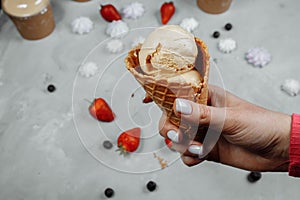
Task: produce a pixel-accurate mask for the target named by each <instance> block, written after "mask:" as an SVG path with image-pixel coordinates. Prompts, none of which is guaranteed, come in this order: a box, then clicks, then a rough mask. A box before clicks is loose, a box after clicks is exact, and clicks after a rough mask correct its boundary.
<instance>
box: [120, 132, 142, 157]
mask: <svg viewBox="0 0 300 200" xmlns="http://www.w3.org/2000/svg"><path fill="white" fill-rule="evenodd" d="M140 137H141V129H140V128H133V129H130V130H127V131H125V132H123V133H121V135H120V136H119V137H118V147H119V149H118V150H117V151H120V154H122V155H126V154H127V153H128V152H134V151H135V150H137V148H138V147H139V144H140Z"/></svg>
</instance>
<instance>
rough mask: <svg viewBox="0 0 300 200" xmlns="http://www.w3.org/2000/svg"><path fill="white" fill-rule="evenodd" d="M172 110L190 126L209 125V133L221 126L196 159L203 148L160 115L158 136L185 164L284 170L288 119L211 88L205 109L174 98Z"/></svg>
mask: <svg viewBox="0 0 300 200" xmlns="http://www.w3.org/2000/svg"><path fill="white" fill-rule="evenodd" d="M271 98H272V97H270V99H271ZM174 111H175V113H176V115H178V116H181V119H182V120H186V121H188V122H189V123H192V124H194V125H199V126H200V127H208V126H209V129H212V130H218V128H219V127H221V136H220V138H219V140H218V142H217V143H216V145H215V146H214V147H213V149H212V150H211V151H210V152H209V154H208V155H207V156H206V157H204V158H203V159H199V155H201V154H203V150H204V149H205V148H206V147H205V146H203V145H202V144H201V143H199V142H197V141H189V140H187V139H186V136H185V135H184V134H183V133H182V131H181V130H179V129H178V127H176V126H174V125H173V124H171V123H170V122H169V121H168V119H167V117H166V115H163V116H162V118H161V119H160V123H159V130H160V134H161V135H162V136H163V137H168V138H169V139H171V140H172V141H173V144H174V145H173V147H174V148H175V150H176V151H178V152H180V153H181V154H182V156H181V158H182V160H183V162H184V163H185V164H186V165H188V166H193V165H196V164H199V163H201V162H202V161H204V160H210V161H215V162H219V163H222V164H226V165H229V166H233V167H237V168H241V169H245V170H250V171H287V170H288V165H289V152H288V151H289V136H290V126H291V116H289V115H286V114H283V113H279V112H274V111H270V110H267V109H265V108H262V107H259V106H257V105H254V104H251V103H249V102H247V101H245V100H242V99H240V98H238V97H237V96H235V95H233V94H231V93H229V92H226V91H224V90H223V89H221V88H219V87H216V86H212V85H210V86H209V99H208V106H206V105H202V104H197V103H194V102H191V101H188V100H184V99H176V101H175V106H174ZM224 113H226V114H225V115H224Z"/></svg>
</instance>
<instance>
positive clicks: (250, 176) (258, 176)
mask: <svg viewBox="0 0 300 200" xmlns="http://www.w3.org/2000/svg"><path fill="white" fill-rule="evenodd" d="M247 179H248V181H249V182H250V183H254V182H256V181H258V180H259V179H261V172H250V173H249V174H248V176H247Z"/></svg>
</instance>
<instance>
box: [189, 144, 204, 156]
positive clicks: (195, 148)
mask: <svg viewBox="0 0 300 200" xmlns="http://www.w3.org/2000/svg"><path fill="white" fill-rule="evenodd" d="M189 152H191V153H193V154H197V155H202V154H203V148H202V146H197V145H191V146H190V147H189Z"/></svg>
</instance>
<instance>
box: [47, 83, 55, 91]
mask: <svg viewBox="0 0 300 200" xmlns="http://www.w3.org/2000/svg"><path fill="white" fill-rule="evenodd" d="M47 90H48V92H54V91H55V90H56V88H55V86H54V85H52V84H50V85H48V87H47Z"/></svg>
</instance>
